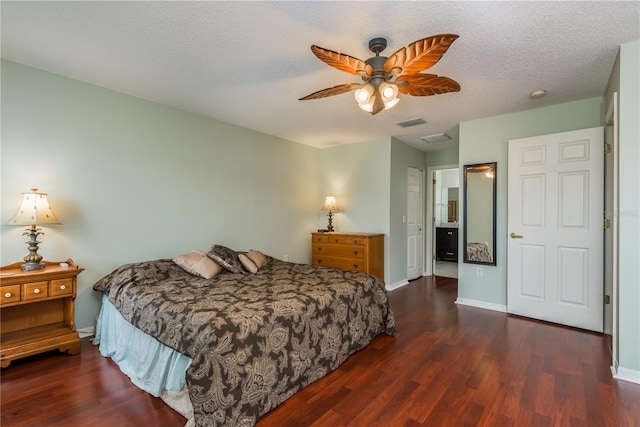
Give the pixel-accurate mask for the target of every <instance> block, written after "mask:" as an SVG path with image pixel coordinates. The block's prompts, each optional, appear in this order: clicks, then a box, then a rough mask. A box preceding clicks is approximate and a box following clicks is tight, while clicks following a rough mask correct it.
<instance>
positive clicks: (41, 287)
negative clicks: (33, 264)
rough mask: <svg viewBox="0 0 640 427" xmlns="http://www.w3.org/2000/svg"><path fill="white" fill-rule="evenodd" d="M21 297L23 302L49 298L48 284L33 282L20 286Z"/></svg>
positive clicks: (45, 282)
mask: <svg viewBox="0 0 640 427" xmlns="http://www.w3.org/2000/svg"><path fill="white" fill-rule="evenodd" d="M22 295H23V298H22V299H23V300H24V301H32V300H35V299H41V298H46V297H48V296H49V282H48V281H44V282H33V283H25V284H23V285H22Z"/></svg>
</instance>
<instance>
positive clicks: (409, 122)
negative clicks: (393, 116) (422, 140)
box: [396, 119, 427, 128]
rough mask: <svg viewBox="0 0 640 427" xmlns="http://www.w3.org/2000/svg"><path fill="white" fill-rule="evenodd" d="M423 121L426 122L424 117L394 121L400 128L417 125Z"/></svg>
mask: <svg viewBox="0 0 640 427" xmlns="http://www.w3.org/2000/svg"><path fill="white" fill-rule="evenodd" d="M424 123H427V121H426V120H425V119H411V120H405V121H404V122H398V123H396V125H398V126H400V127H401V128H408V127H410V126H417V125H421V124H424Z"/></svg>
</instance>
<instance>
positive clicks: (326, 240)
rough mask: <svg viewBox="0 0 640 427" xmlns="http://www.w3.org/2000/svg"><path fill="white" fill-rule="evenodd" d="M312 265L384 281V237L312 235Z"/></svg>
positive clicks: (365, 234)
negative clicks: (370, 275)
mask: <svg viewBox="0 0 640 427" xmlns="http://www.w3.org/2000/svg"><path fill="white" fill-rule="evenodd" d="M311 235H312V236H311V254H312V261H311V262H312V264H313V265H318V266H322V267H332V268H340V269H343V270H356V271H361V272H363V273H370V274H373V275H374V276H377V277H378V278H380V280H382V281H383V282H384V234H376V233H339V232H331V233H311Z"/></svg>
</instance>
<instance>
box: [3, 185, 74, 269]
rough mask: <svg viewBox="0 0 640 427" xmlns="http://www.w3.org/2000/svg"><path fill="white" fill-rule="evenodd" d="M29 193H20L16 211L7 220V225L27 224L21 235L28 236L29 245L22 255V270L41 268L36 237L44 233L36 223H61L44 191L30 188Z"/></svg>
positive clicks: (42, 266)
mask: <svg viewBox="0 0 640 427" xmlns="http://www.w3.org/2000/svg"><path fill="white" fill-rule="evenodd" d="M31 191H32V192H31V193H22V203H21V204H20V209H18V213H17V214H16V215H15V216H14V217H13V218H11V219H10V220H9V222H7V225H27V226H29V227H28V228H27V229H26V231H25V232H24V233H22V235H23V236H25V235H27V236H29V240H28V241H27V242H26V243H27V245H29V255H27V256H26V257H24V258H23V259H24V261H25V264H23V265H22V266H20V269H21V270H22V271H32V270H42V269H43V268H44V264H41V263H40V261H42V256H41V255H39V254H38V243H40V242H38V240H36V239H37V238H38V236H39V235H41V234H44V233H43V232H42V229H41V228H38V225H41V224H61V223H60V221H58V219H57V218H56V217H55V215H54V214H53V212H52V211H51V208H50V207H49V201H48V200H47V195H46V194H45V193H38V189H37V188H32V189H31Z"/></svg>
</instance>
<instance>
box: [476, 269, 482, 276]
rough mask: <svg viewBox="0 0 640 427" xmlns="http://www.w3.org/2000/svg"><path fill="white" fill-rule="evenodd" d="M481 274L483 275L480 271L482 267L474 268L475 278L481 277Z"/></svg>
mask: <svg viewBox="0 0 640 427" xmlns="http://www.w3.org/2000/svg"><path fill="white" fill-rule="evenodd" d="M483 274H484V270H483V269H482V267H477V268H476V276H477V277H482V275H483Z"/></svg>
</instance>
